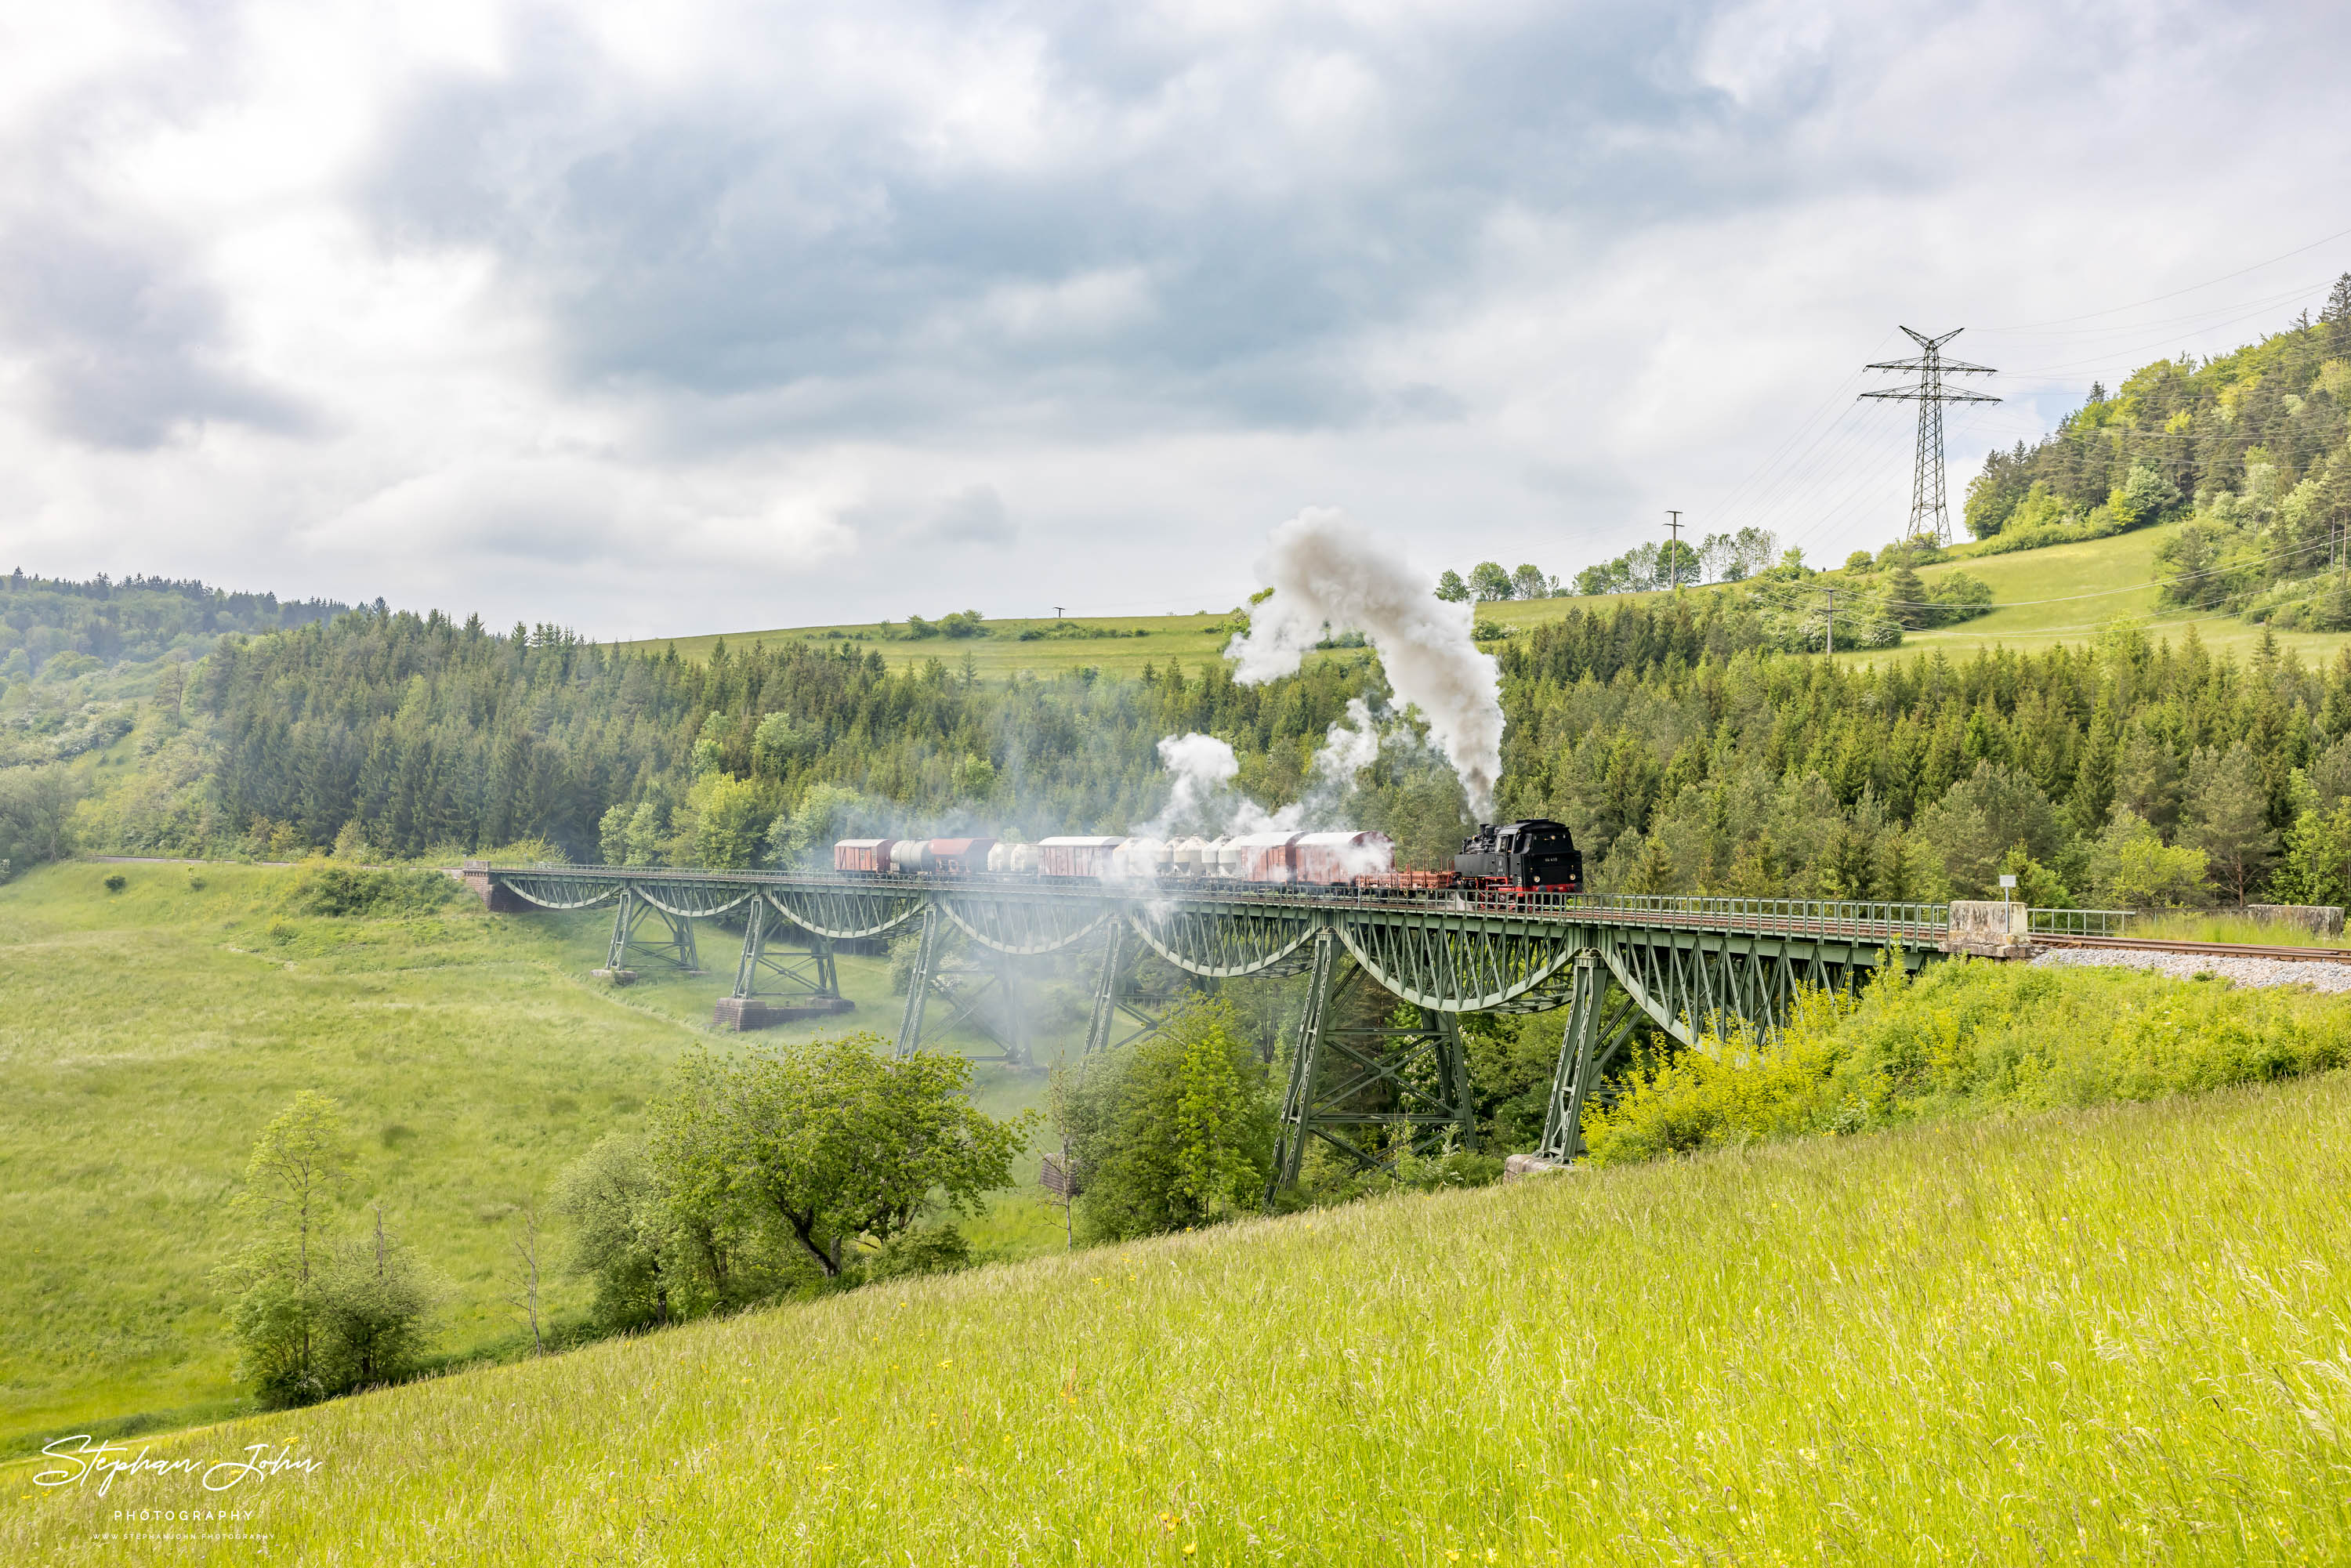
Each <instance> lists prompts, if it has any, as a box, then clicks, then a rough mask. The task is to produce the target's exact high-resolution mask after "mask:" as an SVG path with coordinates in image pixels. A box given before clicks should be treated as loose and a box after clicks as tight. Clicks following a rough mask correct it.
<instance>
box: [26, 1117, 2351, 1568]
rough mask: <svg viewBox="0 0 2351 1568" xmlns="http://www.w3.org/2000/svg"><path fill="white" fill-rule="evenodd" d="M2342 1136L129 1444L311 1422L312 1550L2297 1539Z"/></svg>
mask: <svg viewBox="0 0 2351 1568" xmlns="http://www.w3.org/2000/svg"><path fill="white" fill-rule="evenodd" d="M2346 1151H2351V1082H2346V1081H2345V1080H2344V1079H2343V1078H2341V1077H2340V1076H2337V1077H2331V1078H2326V1079H2321V1080H2314V1081H2305V1082H2301V1083H2298V1084H2294V1085H2290V1086H2284V1087H2278V1088H2272V1089H2266V1090H2262V1091H2258V1092H2228V1093H2222V1094H2216V1095H2212V1096H2210V1097H2206V1098H2202V1099H2198V1100H2191V1101H2170V1102H2163V1103H2154V1104H2149V1105H2143V1106H2137V1107H2131V1108H2126V1109H2120V1110H2115V1111H2109V1112H2103V1113H2074V1114H2062V1115H2050V1116H2043V1117H2034V1118H2029V1119H2020V1120H2014V1121H2004V1122H1986V1123H1977V1124H1967V1125H1957V1126H1952V1125H1946V1126H1937V1127H1926V1128H1918V1129H1914V1130H1911V1131H1907V1132H1902V1133H1896V1134H1883V1135H1872V1136H1865V1137H1858V1138H1846V1139H1824V1140H1813V1141H1809V1142H1804V1143H1799V1144H1792V1145H1774V1146H1770V1147H1765V1148H1761V1149H1750V1150H1746V1151H1740V1152H1734V1153H1731V1154H1728V1155H1719V1156H1711V1157H1707V1158H1702V1159H1698V1160H1696V1161H1690V1162H1682V1163H1667V1164H1661V1165H1653V1166H1635V1167H1631V1168H1626V1169H1623V1170H1616V1171H1602V1172H1596V1173H1583V1174H1578V1175H1573V1176H1556V1177H1551V1178H1546V1179H1544V1180H1541V1181H1537V1182H1530V1183H1523V1184H1520V1185H1518V1186H1513V1187H1507V1188H1500V1189H1487V1190H1483V1191H1479V1192H1471V1193H1461V1194H1453V1195H1445V1196H1439V1197H1431V1198H1403V1199H1389V1200H1384V1201H1381V1202H1377V1203H1373V1204H1366V1205H1360V1206H1356V1207H1349V1208H1345V1209H1341V1210H1335V1211H1324V1212H1320V1213H1315V1214H1310V1215H1305V1216H1301V1217H1297V1218H1290V1219H1285V1220H1273V1221H1260V1222H1255V1223H1251V1224H1247V1225H1241V1226H1235V1227H1232V1228H1224V1229H1218V1230H1215V1231H1210V1232H1205V1233H1201V1234H1197V1235H1186V1236H1180V1237H1175V1238H1170V1239H1165V1240H1162V1241H1158V1242H1155V1243H1145V1244H1141V1245H1136V1246H1132V1247H1128V1248H1124V1249H1118V1250H1114V1251H1102V1252H1093V1253H1086V1254H1081V1255H1079V1256H1077V1257H1074V1258H1071V1259H1068V1260H1062V1259H1050V1260H1038V1261H1032V1262H1029V1263H1025V1264H1019V1265H1015V1266H1011V1267H1002V1268H996V1269H991V1270H981V1271H977V1272H975V1273H971V1274H967V1275H962V1276H957V1277H954V1278H950V1279H946V1280H940V1281H917V1282H913V1283H909V1284H904V1285H899V1286H893V1287H887V1288H882V1289H874V1290H868V1291H860V1292H856V1293H854V1294H852V1295H849V1296H843V1297H835V1298H831V1299H829V1300H825V1301H819V1302H816V1303H812V1304H808V1305H802V1306H795V1307H788V1308H784V1309H780V1310H777V1311H774V1312H766V1313H762V1314H759V1315H757V1316H754V1317H750V1318H747V1319H741V1320H737V1321H732V1322H713V1323H707V1324H703V1325H699V1326H696V1327H693V1328H689V1329H686V1330H684V1331H679V1332H673V1333H662V1334H656V1335H653V1336H649V1337H646V1338H643V1339H640V1340H636V1341H632V1342H626V1343H608V1344H605V1345H601V1346H598V1347H595V1348H593V1349H590V1350H588V1351H585V1352H582V1353H579V1354H572V1355H569V1356H564V1357H561V1358H558V1359H554V1360H549V1361H546V1362H540V1363H536V1364H523V1365H517V1366H508V1367H503V1368H498V1369H495V1370H490V1371H486V1372H481V1373H475V1374H469V1375H463V1376H459V1377H453V1378H450V1379H446V1380H444V1381H441V1382H437V1383H433V1384H428V1385H413V1386H410V1387H405V1388H401V1389H397V1390H393V1391H391V1392H388V1393H384V1394H381V1395H375V1396H367V1397H364V1398H360V1399H356V1400H351V1401H348V1402H345V1403H342V1404H339V1405H334V1406H325V1407H320V1408H317V1409H313V1410H308V1411H304V1412H298V1413H294V1414H288V1415H283V1416H270V1417H267V1418H262V1419H255V1420H249V1421H245V1422H240V1423H237V1424H236V1425H235V1426H232V1427H221V1428H215V1429H212V1430H208V1431H204V1432H199V1433H195V1434H191V1435H188V1436H186V1437H180V1438H175V1439H172V1440H169V1441H166V1442H162V1443H159V1444H158V1445H157V1446H156V1453H157V1455H158V1456H165V1455H187V1456H191V1457H196V1458H213V1457H215V1456H225V1455H229V1454H233V1453H235V1452H237V1451H238V1450H240V1449H241V1448H244V1447H245V1446H246V1445H250V1444H256V1443H266V1444H272V1445H275V1444H287V1445H291V1446H292V1447H291V1448H290V1451H291V1452H293V1453H296V1454H299V1455H301V1456H304V1457H307V1458H309V1459H312V1460H315V1461H316V1462H317V1466H318V1469H316V1470H315V1472H313V1473H310V1474H308V1475H300V1474H289V1475H281V1476H278V1477H277V1478H275V1479H271V1480H269V1481H267V1482H266V1483H256V1484H254V1485H252V1486H251V1488H250V1490H246V1492H244V1493H243V1494H242V1495H239V1494H235V1493H232V1494H229V1497H230V1499H231V1500H233V1501H235V1503H236V1504H237V1505H238V1506H241V1507H249V1508H251V1509H253V1510H254V1511H255V1512H254V1515H253V1517H252V1519H251V1520H250V1521H247V1522H245V1523H242V1524H240V1525H238V1526H236V1527H235V1528H239V1529H245V1530H249V1531H254V1532H256V1533H259V1534H266V1537H267V1546H268V1550H269V1552H270V1553H271V1555H272V1556H273V1557H285V1558H287V1559H298V1560H301V1561H304V1562H310V1563H380V1562H389V1561H423V1560H426V1559H428V1558H439V1557H442V1556H444V1555H457V1556H462V1557H464V1558H465V1560H467V1561H470V1562H486V1563H544V1562H557V1561H580V1562H587V1561H631V1562H652V1561H657V1562H663V1563H720V1562H743V1561H758V1562H772V1561H790V1562H796V1563H879V1562H914V1563H982V1562H985V1563H1007V1562H1017V1563H1028V1564H1039V1563H1102V1562H1153V1563H1155V1562H1165V1563H1191V1562H1198V1563H1238V1562H1285V1563H1373V1562H1377V1563H1426V1564H1448V1563H1558V1562H1562V1561H1565V1562H1570V1563H1581V1562H1625V1561H1636V1562H1645V1561H1653V1560H1654V1561H1677V1562H1691V1561H1699V1562H1716V1563H1722V1562H1754V1563H1772V1562H1793V1561H1807V1562H1809V1561H1823V1560H1824V1561H1837V1562H1853V1563H1913V1562H1915V1563H1927V1562H1939V1561H1945V1560H1949V1559H1953V1558H1964V1559H1967V1560H1971V1561H1989V1562H2000V1563H2037V1562H2045V1561H2050V1560H2052V1559H2054V1560H2057V1561H2068V1562H2072V1561H2097V1562H2141V1561H2167V1562H2168V1561H2190V1562H2204V1561H2227V1562H2251V1563H2298V1562H2308V1561H2313V1560H2316V1559H2319V1558H2323V1557H2326V1556H2329V1555H2332V1554H2334V1553H2335V1552H2337V1551H2339V1549H2340V1545H2341V1542H2343V1541H2345V1540H2346V1539H2351V1500H2346V1497H2351V1494H2346V1491H2345V1490H2344V1488H2343V1486H2342V1485H2341V1475H2342V1468H2343V1465H2344V1462H2345V1458H2346V1455H2345V1451H2344V1447H2343V1444H2344V1438H2343V1437H2342V1434H2343V1433H2344V1432H2345V1431H2346V1430H2351V1363H2346V1358H2345V1352H2344V1350H2343V1347H2342V1327H2341V1325H2342V1323H2343V1322H2344V1319H2345V1315H2346V1312H2351V1273H2346V1270H2344V1269H2343V1268H2342V1267H2341V1260H2340V1258H2339V1256H2338V1254H2339V1249H2340V1240H2341V1238H2342V1236H2343V1235H2344V1234H2345V1229H2346V1224H2351V1152H2346ZM271 1451H272V1452H275V1451H277V1450H275V1449H272V1450H271ZM10 1479H12V1480H15V1481H17V1482H18V1483H19V1484H17V1485H14V1486H11V1487H9V1488H8V1489H7V1494H8V1496H9V1497H10V1499H11V1501H10V1504H9V1507H8V1509H7V1511H6V1512H5V1516H0V1555H6V1556H9V1557H12V1558H14V1559H16V1560H20V1561H35V1560H37V1561H41V1562H56V1563H78V1562H112V1561H120V1553H121V1550H122V1549H121V1547H120V1544H119V1543H117V1542H110V1541H108V1540H106V1539H104V1536H105V1532H106V1531H109V1530H110V1529H113V1530H119V1529H120V1528H122V1527H121V1526H120V1524H117V1523H113V1522H111V1521H110V1511H111V1510H114V1509H118V1508H121V1507H124V1506H125V1505H126V1504H127V1505H129V1506H131V1507H134V1508H136V1507H174V1508H176V1507H182V1506H187V1505H189V1504H192V1503H193V1504H196V1505H200V1506H201V1505H204V1504H207V1503H209V1504H213V1505H215V1506H217V1505H218V1504H219V1503H220V1501H221V1497H220V1496H219V1495H218V1494H214V1495H207V1494H204V1493H203V1492H201V1491H200V1490H197V1489H196V1487H195V1485H194V1484H193V1482H192V1481H190V1480H188V1479H185V1478H183V1477H176V1476H175V1477H165V1478H160V1479H159V1478H156V1477H152V1476H141V1477H131V1478H124V1479H121V1480H119V1481H118V1482H117V1483H116V1486H115V1489H114V1492H113V1494H112V1495H111V1496H108V1497H100V1496H99V1495H98V1493H97V1492H96V1490H94V1488H91V1487H87V1486H86V1487H81V1488H62V1489H57V1490H44V1489H36V1488H34V1487H33V1486H31V1485H30V1484H29V1482H30V1479H31V1475H30V1467H24V1466H20V1467H18V1468H16V1469H14V1470H13V1471H12V1472H11V1474H10ZM179 1528H184V1527H179ZM193 1528H194V1529H196V1530H198V1531H202V1530H203V1529H204V1528H207V1527H205V1526H202V1525H198V1526H195V1527H193ZM252 1553H253V1545H252V1543H250V1542H205V1541H202V1540H195V1541H186V1542H170V1543H154V1544H151V1545H147V1546H146V1547H144V1549H143V1559H144V1560H147V1561H153V1562H159V1563H243V1562H246V1561H249V1560H251V1556H252Z"/></svg>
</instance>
